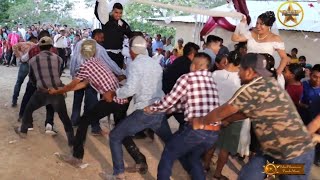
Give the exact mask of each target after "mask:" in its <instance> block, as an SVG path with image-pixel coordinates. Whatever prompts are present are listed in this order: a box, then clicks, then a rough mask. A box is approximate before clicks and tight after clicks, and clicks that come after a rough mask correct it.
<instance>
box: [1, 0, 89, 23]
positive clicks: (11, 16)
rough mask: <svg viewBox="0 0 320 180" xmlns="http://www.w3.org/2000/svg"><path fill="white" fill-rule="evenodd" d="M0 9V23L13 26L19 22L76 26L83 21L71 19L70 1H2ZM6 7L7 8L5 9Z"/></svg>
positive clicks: (71, 4) (71, 5)
mask: <svg viewBox="0 0 320 180" xmlns="http://www.w3.org/2000/svg"><path fill="white" fill-rule="evenodd" d="M0 7H1V8H3V11H2V12H3V13H2V16H0V23H2V22H4V23H6V24H8V25H9V26H12V25H14V24H16V23H18V22H21V23H23V24H26V25H31V24H34V23H38V22H40V23H41V24H48V23H59V24H68V25H70V26H76V25H77V24H78V23H77V22H79V21H81V22H82V23H81V24H83V23H86V22H85V21H84V20H79V19H78V20H75V19H73V18H71V16H70V14H69V12H70V10H71V9H72V8H73V3H71V2H70V1H69V0H42V1H38V3H36V2H35V1H34V0H11V1H9V0H1V3H0ZM4 7H5V8H4Z"/></svg>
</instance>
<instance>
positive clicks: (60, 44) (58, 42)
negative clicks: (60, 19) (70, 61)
mask: <svg viewBox="0 0 320 180" xmlns="http://www.w3.org/2000/svg"><path fill="white" fill-rule="evenodd" d="M65 35H66V30H65V28H64V27H61V28H60V29H59V34H57V35H55V36H54V38H53V40H54V45H53V46H54V47H55V48H57V50H58V55H59V56H60V57H61V58H62V59H63V63H62V65H61V69H62V70H64V68H65V67H66V65H67V56H66V53H67V52H66V48H67V47H68V41H67V37H66V36H65ZM61 72H62V71H61Z"/></svg>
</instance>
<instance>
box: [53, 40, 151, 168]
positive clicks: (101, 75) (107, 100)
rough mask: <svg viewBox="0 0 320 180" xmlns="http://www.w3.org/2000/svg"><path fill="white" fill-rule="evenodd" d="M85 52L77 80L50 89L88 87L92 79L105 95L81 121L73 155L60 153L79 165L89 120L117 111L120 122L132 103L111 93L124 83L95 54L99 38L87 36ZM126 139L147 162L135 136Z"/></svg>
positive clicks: (136, 155)
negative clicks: (135, 140)
mask: <svg viewBox="0 0 320 180" xmlns="http://www.w3.org/2000/svg"><path fill="white" fill-rule="evenodd" d="M81 53H82V55H83V56H84V58H85V59H86V61H85V63H83V64H82V65H81V66H80V69H79V71H78V73H77V75H76V76H75V78H74V79H73V81H72V82H71V83H69V84H68V85H66V86H64V87H63V88H59V89H58V90H55V89H50V90H49V93H50V94H61V93H66V92H67V91H71V90H72V91H75V90H78V89H82V88H85V87H86V86H87V85H88V84H89V83H90V85H91V86H92V87H93V88H94V89H95V90H97V92H99V93H100V94H102V95H103V99H102V100H100V101H99V102H98V103H97V104H96V105H95V106H94V107H93V108H92V109H90V110H89V111H88V112H84V114H83V116H82V117H81V119H80V121H79V126H78V129H77V134H76V137H75V141H74V146H73V157H68V156H65V155H60V158H61V159H62V160H63V161H65V162H67V163H69V164H71V165H73V166H75V167H79V166H80V165H81V164H82V159H83V155H84V148H83V146H84V142H85V139H86V134H87V130H88V126H89V124H90V123H91V122H92V121H99V120H100V119H102V118H104V117H105V116H108V115H110V114H111V113H113V114H114V121H115V123H116V125H117V124H118V123H119V122H120V120H121V119H123V118H125V117H126V112H127V109H128V105H129V104H128V100H127V99H119V98H116V97H111V96H109V94H108V92H110V91H115V90H116V89H117V88H119V87H120V85H119V81H118V79H117V77H116V76H115V75H114V74H113V73H112V71H111V70H110V69H109V67H108V66H107V65H105V63H104V62H103V61H101V60H100V59H96V58H94V56H95V53H96V42H95V41H94V40H85V41H84V42H83V43H82V45H81ZM122 143H123V145H124V146H125V147H126V149H127V151H128V152H129V154H130V155H131V156H132V158H133V159H134V160H135V161H136V163H137V164H145V163H146V158H145V156H144V155H143V154H142V153H141V152H140V151H139V149H138V148H137V146H136V144H135V143H134V142H133V140H132V138H131V137H126V138H125V139H124V140H123V142H122Z"/></svg>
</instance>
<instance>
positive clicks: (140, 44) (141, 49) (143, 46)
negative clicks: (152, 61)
mask: <svg viewBox="0 0 320 180" xmlns="http://www.w3.org/2000/svg"><path fill="white" fill-rule="evenodd" d="M130 49H131V50H132V51H133V52H134V53H135V54H144V55H147V52H148V51H147V41H146V40H145V39H144V38H143V37H142V36H135V37H133V38H132V39H131V41H130Z"/></svg>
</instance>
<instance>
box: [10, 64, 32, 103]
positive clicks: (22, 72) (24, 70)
mask: <svg viewBox="0 0 320 180" xmlns="http://www.w3.org/2000/svg"><path fill="white" fill-rule="evenodd" d="M28 73H29V65H28V63H21V64H20V67H19V71H18V77H17V82H16V85H15V86H14V90H13V96H12V104H17V101H18V97H19V93H20V89H21V85H22V84H23V81H24V79H25V78H26V77H27V75H28Z"/></svg>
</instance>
